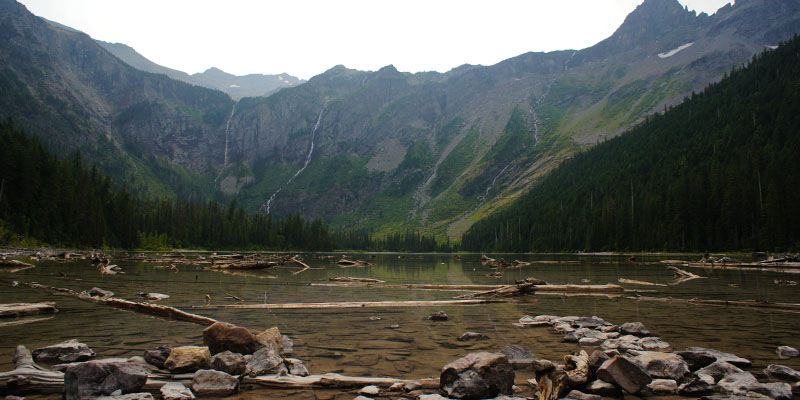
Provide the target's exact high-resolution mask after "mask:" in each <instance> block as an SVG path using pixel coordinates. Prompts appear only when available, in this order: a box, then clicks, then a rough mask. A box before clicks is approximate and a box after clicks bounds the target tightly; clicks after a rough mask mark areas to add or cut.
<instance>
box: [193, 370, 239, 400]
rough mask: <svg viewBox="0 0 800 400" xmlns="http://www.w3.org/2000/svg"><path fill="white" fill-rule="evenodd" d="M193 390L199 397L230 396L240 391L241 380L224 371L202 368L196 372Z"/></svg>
mask: <svg viewBox="0 0 800 400" xmlns="http://www.w3.org/2000/svg"><path fill="white" fill-rule="evenodd" d="M192 391H193V392H194V393H195V395H197V396H198V397H206V396H208V397H210V396H214V397H223V396H230V395H232V394H234V393H236V392H238V391H239V380H238V379H236V377H235V376H232V375H229V374H226V373H224V372H222V371H214V370H213V369H201V370H199V371H197V372H195V373H194V377H193V378H192Z"/></svg>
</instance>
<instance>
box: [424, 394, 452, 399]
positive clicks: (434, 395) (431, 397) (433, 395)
mask: <svg viewBox="0 0 800 400" xmlns="http://www.w3.org/2000/svg"><path fill="white" fill-rule="evenodd" d="M417 399H418V400H448V399H447V397H442V395H440V394H436V393H433V394H421V395H420V396H419V397H417Z"/></svg>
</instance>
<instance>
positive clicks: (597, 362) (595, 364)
mask: <svg viewBox="0 0 800 400" xmlns="http://www.w3.org/2000/svg"><path fill="white" fill-rule="evenodd" d="M609 359H611V357H609V356H608V354H606V353H603V352H602V351H600V350H595V351H593V352H592V354H590V355H589V368H590V369H591V370H592V371H594V370H597V369H598V368H600V366H601V365H603V363H604V362H606V360H609Z"/></svg>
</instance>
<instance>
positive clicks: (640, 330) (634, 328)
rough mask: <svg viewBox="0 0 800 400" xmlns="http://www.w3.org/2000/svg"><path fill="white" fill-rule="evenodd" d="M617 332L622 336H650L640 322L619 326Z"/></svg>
mask: <svg viewBox="0 0 800 400" xmlns="http://www.w3.org/2000/svg"><path fill="white" fill-rule="evenodd" d="M619 332H620V333H622V334H623V335H634V336H650V331H648V330H647V328H645V327H644V324H642V323H641V322H626V323H624V324H622V325H620V326H619Z"/></svg>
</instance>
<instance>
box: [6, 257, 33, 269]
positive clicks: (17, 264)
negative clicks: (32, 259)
mask: <svg viewBox="0 0 800 400" xmlns="http://www.w3.org/2000/svg"><path fill="white" fill-rule="evenodd" d="M33 266H34V265H33V264H28V263H26V262H22V261H19V260H5V259H2V258H0V267H33Z"/></svg>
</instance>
